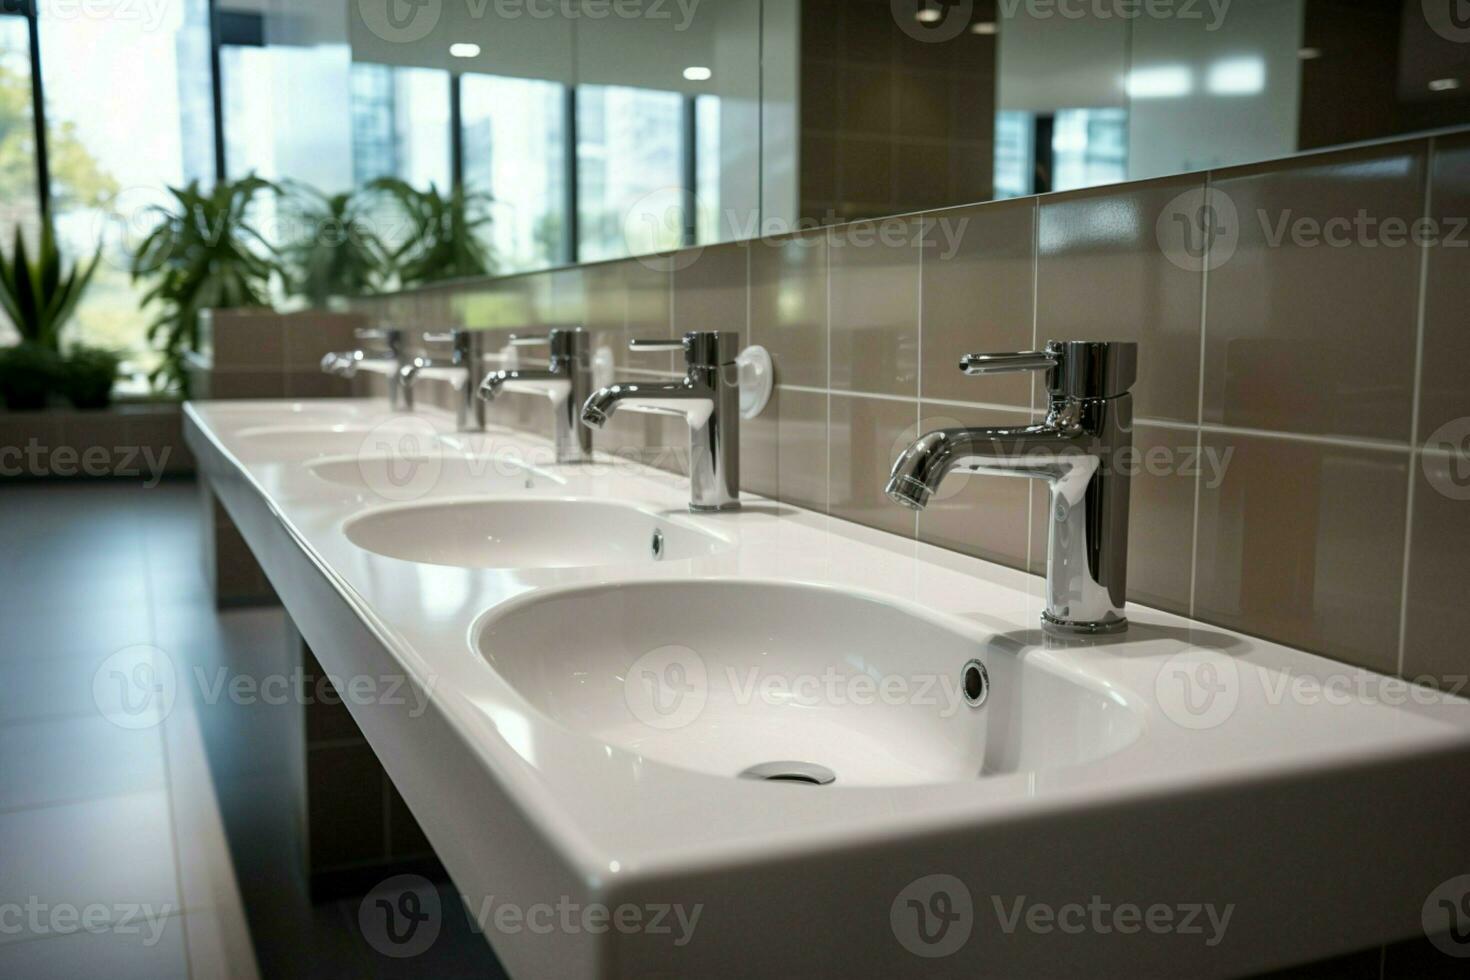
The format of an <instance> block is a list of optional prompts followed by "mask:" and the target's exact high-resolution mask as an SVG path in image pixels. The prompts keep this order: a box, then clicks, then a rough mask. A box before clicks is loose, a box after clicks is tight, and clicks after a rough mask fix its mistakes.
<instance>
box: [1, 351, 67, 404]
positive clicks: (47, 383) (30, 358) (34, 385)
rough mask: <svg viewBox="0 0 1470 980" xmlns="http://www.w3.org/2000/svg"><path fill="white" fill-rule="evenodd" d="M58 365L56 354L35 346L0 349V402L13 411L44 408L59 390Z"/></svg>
mask: <svg viewBox="0 0 1470 980" xmlns="http://www.w3.org/2000/svg"><path fill="white" fill-rule="evenodd" d="M58 362H59V358H58V357H57V355H56V353H55V352H54V351H51V350H48V349H46V348H44V347H38V346H36V345H35V344H28V343H21V344H17V345H16V346H14V347H6V348H4V349H3V350H0V401H4V402H5V407H6V408H7V409H9V410H10V411H12V412H34V411H39V410H40V409H43V408H45V407H46V402H47V400H48V397H49V396H50V394H51V392H52V391H53V390H55V388H56V382H57V371H58V368H59V363H58Z"/></svg>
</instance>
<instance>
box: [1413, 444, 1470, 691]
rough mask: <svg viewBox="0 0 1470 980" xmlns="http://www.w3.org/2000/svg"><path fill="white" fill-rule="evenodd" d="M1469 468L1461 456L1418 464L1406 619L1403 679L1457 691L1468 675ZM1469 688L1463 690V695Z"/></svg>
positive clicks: (1428, 457)
mask: <svg viewBox="0 0 1470 980" xmlns="http://www.w3.org/2000/svg"><path fill="white" fill-rule="evenodd" d="M1467 473H1470V465H1467V462H1466V458H1465V455H1464V453H1463V451H1462V452H1460V453H1457V454H1455V455H1450V454H1447V453H1424V454H1419V455H1418V456H1417V457H1416V459H1415V473H1414V518H1413V525H1412V527H1413V530H1412V534H1413V538H1412V540H1411V541H1410V543H1409V590H1408V605H1407V609H1406V614H1405V621H1406V623H1405V625H1406V629H1405V634H1404V676H1405V677H1409V678H1414V677H1419V676H1421V675H1426V674H1427V675H1430V676H1433V677H1434V678H1436V679H1437V680H1438V682H1439V683H1440V684H1442V685H1444V686H1445V687H1446V688H1449V689H1454V688H1455V687H1456V686H1457V685H1460V684H1461V681H1462V679H1463V678H1464V677H1465V675H1466V674H1470V647H1467V645H1466V642H1465V637H1467V636H1470V603H1467V602H1466V601H1465V594H1466V587H1465V556H1466V555H1470V481H1467V479H1466V477H1467ZM1467 691H1470V688H1466V687H1462V688H1461V690H1460V693H1462V694H1465V693H1467Z"/></svg>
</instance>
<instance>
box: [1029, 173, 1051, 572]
mask: <svg viewBox="0 0 1470 980" xmlns="http://www.w3.org/2000/svg"><path fill="white" fill-rule="evenodd" d="M1040 299H1041V202H1040V201H1039V200H1037V199H1035V198H1033V199H1032V200H1031V349H1032V350H1036V349H1037V347H1038V346H1039V342H1038V340H1037V336H1038V334H1039V333H1040V330H1041V309H1040ZM1036 389H1037V381H1036V377H1035V374H1034V372H1033V374H1032V377H1031V379H1030V381H1029V382H1028V384H1027V392H1026V411H1027V414H1029V415H1035V414H1036ZM1046 493H1047V495H1048V498H1049V497H1050V495H1051V489H1050V487H1048V488H1047V490H1046ZM1048 507H1050V500H1049V499H1048ZM1035 531H1036V488H1035V487H1031V488H1029V489H1028V490H1027V491H1026V572H1027V574H1030V573H1031V568H1032V565H1033V563H1032V560H1031V554H1032V551H1033V550H1034V549H1033V548H1032V545H1033V544H1034V542H1033V541H1032V540H1031V539H1032V538H1033V537H1034V536H1035ZM1048 534H1050V532H1048Z"/></svg>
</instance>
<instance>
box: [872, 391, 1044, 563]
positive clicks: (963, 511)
mask: <svg viewBox="0 0 1470 980" xmlns="http://www.w3.org/2000/svg"><path fill="white" fill-rule="evenodd" d="M919 414H920V416H921V418H920V420H919V423H918V425H916V426H915V427H914V430H913V431H914V432H915V434H916V435H917V434H919V433H923V432H930V431H932V430H934V429H949V428H957V427H961V426H964V427H968V426H980V425H1025V424H1026V423H1027V421H1028V420H1029V418H1030V415H1029V413H1028V412H1023V411H1018V412H1002V411H993V410H990V409H981V408H959V407H957V406H953V405H935V404H932V403H930V402H923V403H921V404H920V406H919ZM900 448H902V447H900ZM894 458H895V459H896V458H897V456H896V454H895V457H894ZM889 463H890V466H891V464H892V460H890V461H889ZM886 475H887V474H886V472H885V477H886ZM1030 482H1031V481H1029V480H1020V479H1016V478H1014V477H1004V476H982V475H979V474H961V473H956V474H953V475H951V476H950V477H949V478H947V479H946V480H945V481H944V483H943V484H941V485H940V488H939V490H938V491H937V492H936V493H935V494H934V496H933V498H932V499H931V500H930V501H929V506H928V507H926V508H925V509H924V510H923V511H921V512H920V513H919V518H918V522H919V523H918V528H919V540H920V541H924V542H926V543H928V544H933V545H938V546H939V547H941V548H949V549H951V550H953V551H962V552H964V553H965V554H967V555H974V556H975V557H976V558H984V559H985V560H986V561H995V562H1000V563H1001V564H1002V565H1009V566H1011V567H1012V568H1021V569H1024V568H1025V567H1026V549H1027V542H1028V538H1029V534H1028V529H1029V526H1030V524H1029V517H1030V515H1029V510H1030V506H1031V504H1030V486H1029V484H1030Z"/></svg>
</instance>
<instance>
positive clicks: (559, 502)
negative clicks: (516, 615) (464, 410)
mask: <svg viewBox="0 0 1470 980" xmlns="http://www.w3.org/2000/svg"><path fill="white" fill-rule="evenodd" d="M343 531H344V533H345V534H346V535H347V539H348V540H349V541H351V542H352V543H353V544H355V545H357V546H358V547H359V548H365V549H366V550H368V551H371V552H375V553H376V554H380V555H386V556H387V557H389V558H401V559H403V560H405V561H415V562H422V563H424V564H429V565H450V566H454V567H459V568H577V567H581V566H588V565H617V564H623V563H627V562H642V563H647V562H653V561H678V560H680V559H683V558H694V557H697V556H700V555H710V554H714V553H716V552H718V551H723V550H725V549H726V548H729V547H730V546H731V542H730V541H729V540H727V539H726V538H724V537H721V536H719V535H716V534H713V533H710V532H708V531H705V530H703V529H701V528H698V527H694V526H692V525H691V524H688V523H685V522H684V521H683V520H680V519H676V518H673V517H672V516H670V515H665V514H658V513H655V512H653V511H648V510H644V509H642V508H639V507H634V506H630V505H628V504H615V503H607V502H604V501H600V500H583V499H576V498H568V497H559V498H544V499H528V498H522V499H507V498H505V497H500V498H495V499H487V500H447V501H435V502H433V503H423V504H414V505H411V506H404V507H390V508H385V509H382V510H376V511H372V512H370V513H367V514H364V515H363V516H361V517H356V518H353V519H352V520H350V521H348V522H347V524H346V525H345V526H344V527H343ZM655 538H657V549H655ZM656 551H657V553H655V552H656Z"/></svg>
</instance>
